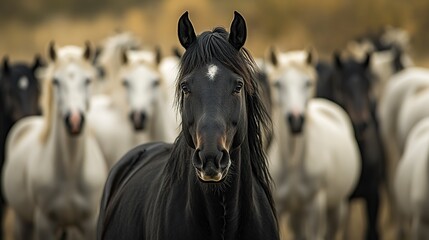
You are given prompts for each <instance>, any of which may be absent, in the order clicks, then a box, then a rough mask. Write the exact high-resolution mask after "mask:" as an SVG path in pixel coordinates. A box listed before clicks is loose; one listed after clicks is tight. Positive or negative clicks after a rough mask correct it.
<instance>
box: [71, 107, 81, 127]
mask: <svg viewBox="0 0 429 240" xmlns="http://www.w3.org/2000/svg"><path fill="white" fill-rule="evenodd" d="M69 121H70V126H71V130H72V132H79V128H80V125H81V122H82V116H81V114H80V113H79V112H78V111H73V112H71V114H70V118H69Z"/></svg>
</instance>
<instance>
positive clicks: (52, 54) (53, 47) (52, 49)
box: [49, 41, 57, 62]
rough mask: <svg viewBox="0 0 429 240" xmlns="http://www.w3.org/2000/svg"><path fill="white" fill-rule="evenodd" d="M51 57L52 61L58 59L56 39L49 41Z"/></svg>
mask: <svg viewBox="0 0 429 240" xmlns="http://www.w3.org/2000/svg"><path fill="white" fill-rule="evenodd" d="M49 58H50V59H51V61H52V62H55V60H56V59H57V52H56V50H55V43H54V41H51V42H50V43H49Z"/></svg>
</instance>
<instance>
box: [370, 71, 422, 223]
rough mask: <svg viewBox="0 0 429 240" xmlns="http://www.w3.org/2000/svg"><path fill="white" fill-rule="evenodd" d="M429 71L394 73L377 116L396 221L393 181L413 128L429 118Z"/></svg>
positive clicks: (391, 208)
mask: <svg viewBox="0 0 429 240" xmlns="http://www.w3.org/2000/svg"><path fill="white" fill-rule="evenodd" d="M428 104H429V69H424V68H416V67H412V68H408V69H405V70H403V71H401V72H399V73H398V74H395V75H394V76H393V77H392V78H391V79H390V80H389V81H388V83H387V84H386V88H385V92H384V94H383V96H382V98H381V100H380V103H379V108H378V117H379V121H380V129H381V136H382V139H383V142H384V145H385V152H386V154H387V164H386V167H387V171H386V173H387V181H388V194H389V195H390V196H389V199H390V200H391V201H393V202H392V203H391V206H390V214H391V215H392V216H391V218H390V219H391V220H393V221H395V220H397V217H398V216H397V215H396V206H395V205H396V203H395V202H394V201H395V198H394V196H393V178H394V175H395V172H396V168H397V164H398V162H399V159H400V157H401V155H402V153H403V150H404V146H405V142H406V139H407V138H408V135H409V133H410V131H411V129H412V128H413V127H414V126H415V125H416V124H417V123H418V122H419V121H420V120H422V119H423V118H425V117H427V116H429V111H428V110H427V107H426V106H428Z"/></svg>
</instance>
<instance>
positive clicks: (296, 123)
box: [286, 113, 305, 134]
mask: <svg viewBox="0 0 429 240" xmlns="http://www.w3.org/2000/svg"><path fill="white" fill-rule="evenodd" d="M286 121H287V122H288V123H289V129H290V132H291V133H292V134H300V133H301V132H302V129H303V128H304V122H305V117H304V115H303V114H298V115H296V114H291V113H289V114H287V115H286Z"/></svg>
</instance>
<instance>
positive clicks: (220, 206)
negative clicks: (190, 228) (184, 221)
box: [187, 148, 251, 239]
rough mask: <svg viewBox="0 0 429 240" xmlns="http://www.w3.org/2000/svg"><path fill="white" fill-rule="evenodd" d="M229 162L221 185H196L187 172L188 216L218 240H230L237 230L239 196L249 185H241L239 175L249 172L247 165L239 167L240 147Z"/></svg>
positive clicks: (240, 197)
mask: <svg viewBox="0 0 429 240" xmlns="http://www.w3.org/2000/svg"><path fill="white" fill-rule="evenodd" d="M231 159H233V165H232V166H231V168H232V169H230V171H231V172H229V173H228V176H227V179H225V180H224V181H223V182H222V183H203V182H200V180H198V177H197V176H196V174H195V170H194V169H193V167H191V168H190V169H189V175H188V180H187V181H188V182H187V183H188V199H187V201H188V204H189V209H188V210H189V211H188V214H189V215H188V217H189V218H191V219H192V221H193V222H195V223H196V224H203V225H206V226H203V228H207V230H209V231H210V233H211V234H210V235H220V236H221V238H220V239H230V238H231V237H233V236H234V234H236V232H237V231H238V220H239V219H240V215H241V214H240V211H242V209H241V207H242V204H243V203H244V202H245V200H244V199H242V198H243V196H242V195H243V194H242V193H243V191H244V192H245V191H246V188H249V187H250V184H251V181H248V182H247V183H246V184H243V179H242V173H244V172H246V171H247V172H251V169H250V166H247V167H248V169H243V167H246V166H245V165H243V164H241V163H242V160H241V149H240V148H239V149H236V150H235V151H233V152H232V153H231ZM250 188H251V187H250ZM247 190H249V189H247ZM243 200H244V201H243ZM231 235H232V236H231Z"/></svg>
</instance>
